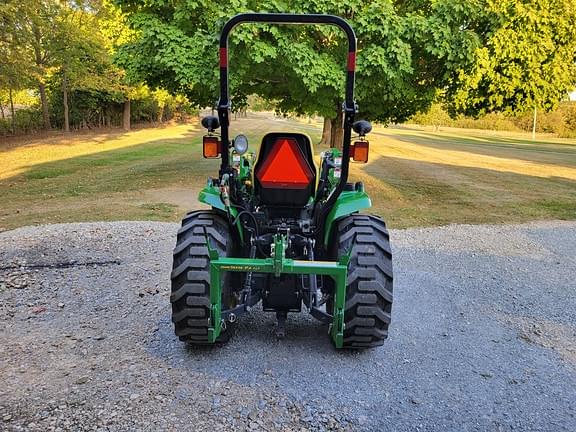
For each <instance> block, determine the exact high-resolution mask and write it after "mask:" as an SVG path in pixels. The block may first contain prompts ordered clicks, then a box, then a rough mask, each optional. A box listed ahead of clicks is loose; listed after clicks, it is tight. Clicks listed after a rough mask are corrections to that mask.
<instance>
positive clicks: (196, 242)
mask: <svg viewBox="0 0 576 432" xmlns="http://www.w3.org/2000/svg"><path fill="white" fill-rule="evenodd" d="M204 230H206V234H207V235H208V238H209V240H210V246H211V247H212V248H214V249H216V250H217V251H218V255H219V256H224V257H225V256H231V254H232V246H233V241H232V236H231V235H230V230H229V227H228V222H227V221H226V220H225V219H224V218H223V217H221V216H220V215H219V214H218V213H216V212H215V211H213V210H200V211H194V212H190V213H188V214H187V215H186V216H185V217H184V219H183V220H182V228H180V230H178V237H177V240H176V247H175V248H174V261H173V266H172V274H171V279H172V293H171V295H170V303H171V304H172V322H173V323H174V332H175V333H176V336H178V337H179V338H180V340H181V341H185V342H189V343H190V344H199V345H204V344H208V343H209V342H208V328H209V327H210V307H211V303H210V268H209V265H210V258H209V256H208V248H207V247H206V237H205V234H204ZM222 287H223V288H222V309H223V310H224V309H228V308H230V307H233V304H234V296H233V295H232V292H231V287H230V277H229V275H228V273H224V274H223V278H222ZM230 331H231V329H230V324H229V325H228V326H227V327H226V329H224V328H222V331H221V333H220V336H219V338H218V342H223V341H226V340H228V339H229V337H230Z"/></svg>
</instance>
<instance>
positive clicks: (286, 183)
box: [256, 138, 314, 189]
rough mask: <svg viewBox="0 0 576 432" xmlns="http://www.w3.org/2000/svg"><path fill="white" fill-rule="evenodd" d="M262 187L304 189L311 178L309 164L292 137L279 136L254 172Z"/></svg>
mask: <svg viewBox="0 0 576 432" xmlns="http://www.w3.org/2000/svg"><path fill="white" fill-rule="evenodd" d="M256 176H257V177H258V180H260V183H261V184H262V186H264V187H285V188H292V189H304V188H306V187H307V186H308V185H309V184H310V181H311V180H312V179H313V177H314V176H313V174H312V171H311V170H310V166H309V165H308V163H307V162H306V159H304V156H302V152H301V151H300V149H299V148H298V144H297V142H296V141H295V140H294V139H290V138H280V139H279V140H278V141H276V142H275V143H274V147H273V148H272V151H271V152H270V153H269V155H268V158H267V159H266V161H264V164H263V165H262V167H261V168H260V169H259V170H258V172H257V173H256Z"/></svg>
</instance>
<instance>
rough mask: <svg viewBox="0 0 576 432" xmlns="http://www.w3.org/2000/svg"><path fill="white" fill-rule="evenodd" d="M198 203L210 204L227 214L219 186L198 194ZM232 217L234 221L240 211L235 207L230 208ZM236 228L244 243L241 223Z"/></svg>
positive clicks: (238, 222)
mask: <svg viewBox="0 0 576 432" xmlns="http://www.w3.org/2000/svg"><path fill="white" fill-rule="evenodd" d="M198 201H200V202H201V203H204V204H208V205H209V206H210V207H212V208H215V209H218V210H222V211H223V212H224V213H226V206H225V205H224V203H223V202H222V200H221V199H220V189H219V188H218V187H217V186H206V187H205V188H204V189H202V190H201V191H200V193H199V194H198ZM229 211H230V216H232V217H233V218H234V219H235V218H236V216H237V215H238V210H236V208H234V207H230V209H229ZM236 228H237V229H238V234H239V235H240V240H241V241H242V242H244V233H243V232H242V227H241V225H240V221H237V222H236Z"/></svg>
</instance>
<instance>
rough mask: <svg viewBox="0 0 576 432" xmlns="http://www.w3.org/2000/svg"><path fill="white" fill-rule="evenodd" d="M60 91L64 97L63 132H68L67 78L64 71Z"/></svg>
mask: <svg viewBox="0 0 576 432" xmlns="http://www.w3.org/2000/svg"><path fill="white" fill-rule="evenodd" d="M62 93H63V97H64V132H70V117H69V115H68V80H67V79H66V71H64V73H63V79H62Z"/></svg>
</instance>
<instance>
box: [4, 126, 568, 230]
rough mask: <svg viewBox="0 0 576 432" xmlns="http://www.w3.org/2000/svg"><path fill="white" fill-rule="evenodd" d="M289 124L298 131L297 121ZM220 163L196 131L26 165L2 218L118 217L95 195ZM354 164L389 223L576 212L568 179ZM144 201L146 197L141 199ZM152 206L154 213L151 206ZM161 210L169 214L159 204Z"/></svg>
mask: <svg viewBox="0 0 576 432" xmlns="http://www.w3.org/2000/svg"><path fill="white" fill-rule="evenodd" d="M261 126H262V125H260V126H259V128H258V129H259V130H260V129H261ZM270 129H272V128H270ZM294 129H295V130H298V127H297V126H296V127H294ZM251 135H253V136H254V138H253V139H252V143H251V148H252V149H253V150H254V149H255V147H256V145H254V142H256V141H257V140H258V138H260V137H259V136H257V133H256V132H255V131H254V132H252V133H251ZM395 138H396V139H399V140H405V141H406V142H410V143H415V142H417V143H419V144H423V145H428V146H432V147H435V148H439V149H442V148H448V149H451V148H452V149H453V148H454V147H455V146H456V147H458V146H459V147H460V148H459V149H460V150H462V151H466V152H468V153H481V154H485V153H489V152H490V149H489V146H490V145H491V144H486V145H485V146H484V147H485V148H484V147H481V146H478V145H474V146H472V145H467V144H458V143H456V144H455V143H454V142H453V141H451V140H449V139H447V138H441V137H436V139H435V140H432V139H428V138H427V137H412V136H409V137H408V136H406V137H402V136H396V137H395ZM415 139H416V140H420V141H415ZM515 148H516V146H515V145H512V147H511V149H510V152H511V153H513V155H512V154H511V155H510V157H509V158H512V156H514V157H513V158H515V159H521V160H530V161H532V162H535V163H538V162H539V161H538V160H535V159H530V158H529V156H530V155H531V154H534V153H533V152H531V153H528V152H525V153H523V152H522V151H521V149H518V150H514V149H515ZM407 157H409V155H408V156H407ZM219 163H220V161H219V160H210V159H204V158H202V149H201V137H200V136H199V135H198V134H196V133H190V134H187V135H186V136H184V137H176V138H167V139H158V140H152V141H149V142H146V143H143V144H136V145H132V146H127V147H123V148H117V149H113V150H107V151H102V152H98V153H93V154H89V155H83V156H77V157H72V158H69V159H63V160H59V161H54V162H48V163H42V164H38V165H33V166H29V167H27V168H26V171H25V172H23V173H20V174H18V175H16V176H13V177H9V178H7V179H3V180H1V181H0V196H2V199H1V200H2V203H1V205H2V206H4V207H5V210H6V212H7V213H6V214H7V217H8V218H12V219H14V220H16V218H17V217H16V216H15V215H13V214H12V213H14V212H15V211H16V209H17V208H20V207H22V206H26V205H32V204H42V203H47V204H49V205H51V206H53V208H52V210H50V211H53V210H54V206H58V203H59V202H62V201H64V200H66V199H68V202H74V201H73V200H76V199H78V200H79V201H81V202H83V203H85V205H88V210H87V211H88V212H89V211H90V209H89V206H94V207H97V206H105V207H106V209H107V211H109V213H110V214H111V215H113V214H115V213H117V214H118V215H119V217H121V216H124V215H123V213H122V207H121V205H122V204H118V203H117V202H115V203H104V202H99V201H98V200H99V198H101V197H105V196H109V195H110V194H114V193H121V192H123V193H134V194H135V195H136V193H138V192H142V191H146V190H151V189H157V188H161V187H164V186H172V185H178V187H182V188H183V189H185V188H191V187H194V186H195V187H202V186H203V185H204V184H205V181H206V178H207V177H208V176H216V175H217V173H218V169H219ZM355 167H358V168H359V170H360V171H359V173H363V174H364V175H365V176H366V178H363V179H362V180H364V181H365V183H366V185H367V191H368V193H369V194H370V195H371V197H372V201H373V203H374V210H375V211H376V212H378V213H381V214H382V215H384V216H386V215H387V214H389V213H392V215H393V221H394V224H393V226H394V225H396V226H418V225H419V226H426V225H439V224H445V223H458V222H467V223H490V222H496V223H498V222H511V221H522V220H530V219H550V218H562V219H576V182H575V181H572V180H569V179H565V178H560V177H555V176H552V177H549V178H543V177H538V176H532V175H529V174H517V173H511V172H506V171H500V170H494V169H488V168H476V167H464V166H454V165H447V164H441V163H435V162H425V161H414V160H411V159H402V158H395V157H387V156H381V157H379V158H377V159H374V160H373V161H372V162H371V163H370V164H368V165H365V166H360V165H355ZM358 168H355V169H358ZM502 169H505V167H504V168H502ZM552 175H553V173H552ZM350 180H351V181H356V180H358V179H357V178H354V169H353V171H352V175H351V178H350ZM391 192H393V194H392V193H391ZM392 195H394V196H392ZM139 196H140V198H142V196H141V195H139ZM140 198H139V199H140ZM165 202H168V201H165V200H163V199H162V197H161V196H160V197H155V198H154V202H153V203H152V204H154V205H156V206H158V205H159V204H158V203H165ZM146 203H148V201H146V200H145V201H144V202H143V203H142V202H141V203H140V204H146ZM110 206H118V208H109V207H110ZM141 210H142V209H141ZM145 210H146V208H144V209H143V210H142V211H145ZM153 210H154V211H155V212H157V210H156V209H155V208H154V209H153ZM164 210H165V211H164ZM172 210H173V209H170V211H172ZM31 211H32V212H37V214H38V215H40V219H41V215H42V212H46V211H48V209H44V210H42V209H41V208H40V209H34V210H31ZM151 211H152V210H151ZM158 211H162V213H166V214H168V213H169V212H168V210H167V209H164V208H160V210H158ZM138 214H141V213H138ZM394 215H396V216H394ZM112 217H113V216H112ZM13 225H14V223H13Z"/></svg>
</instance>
